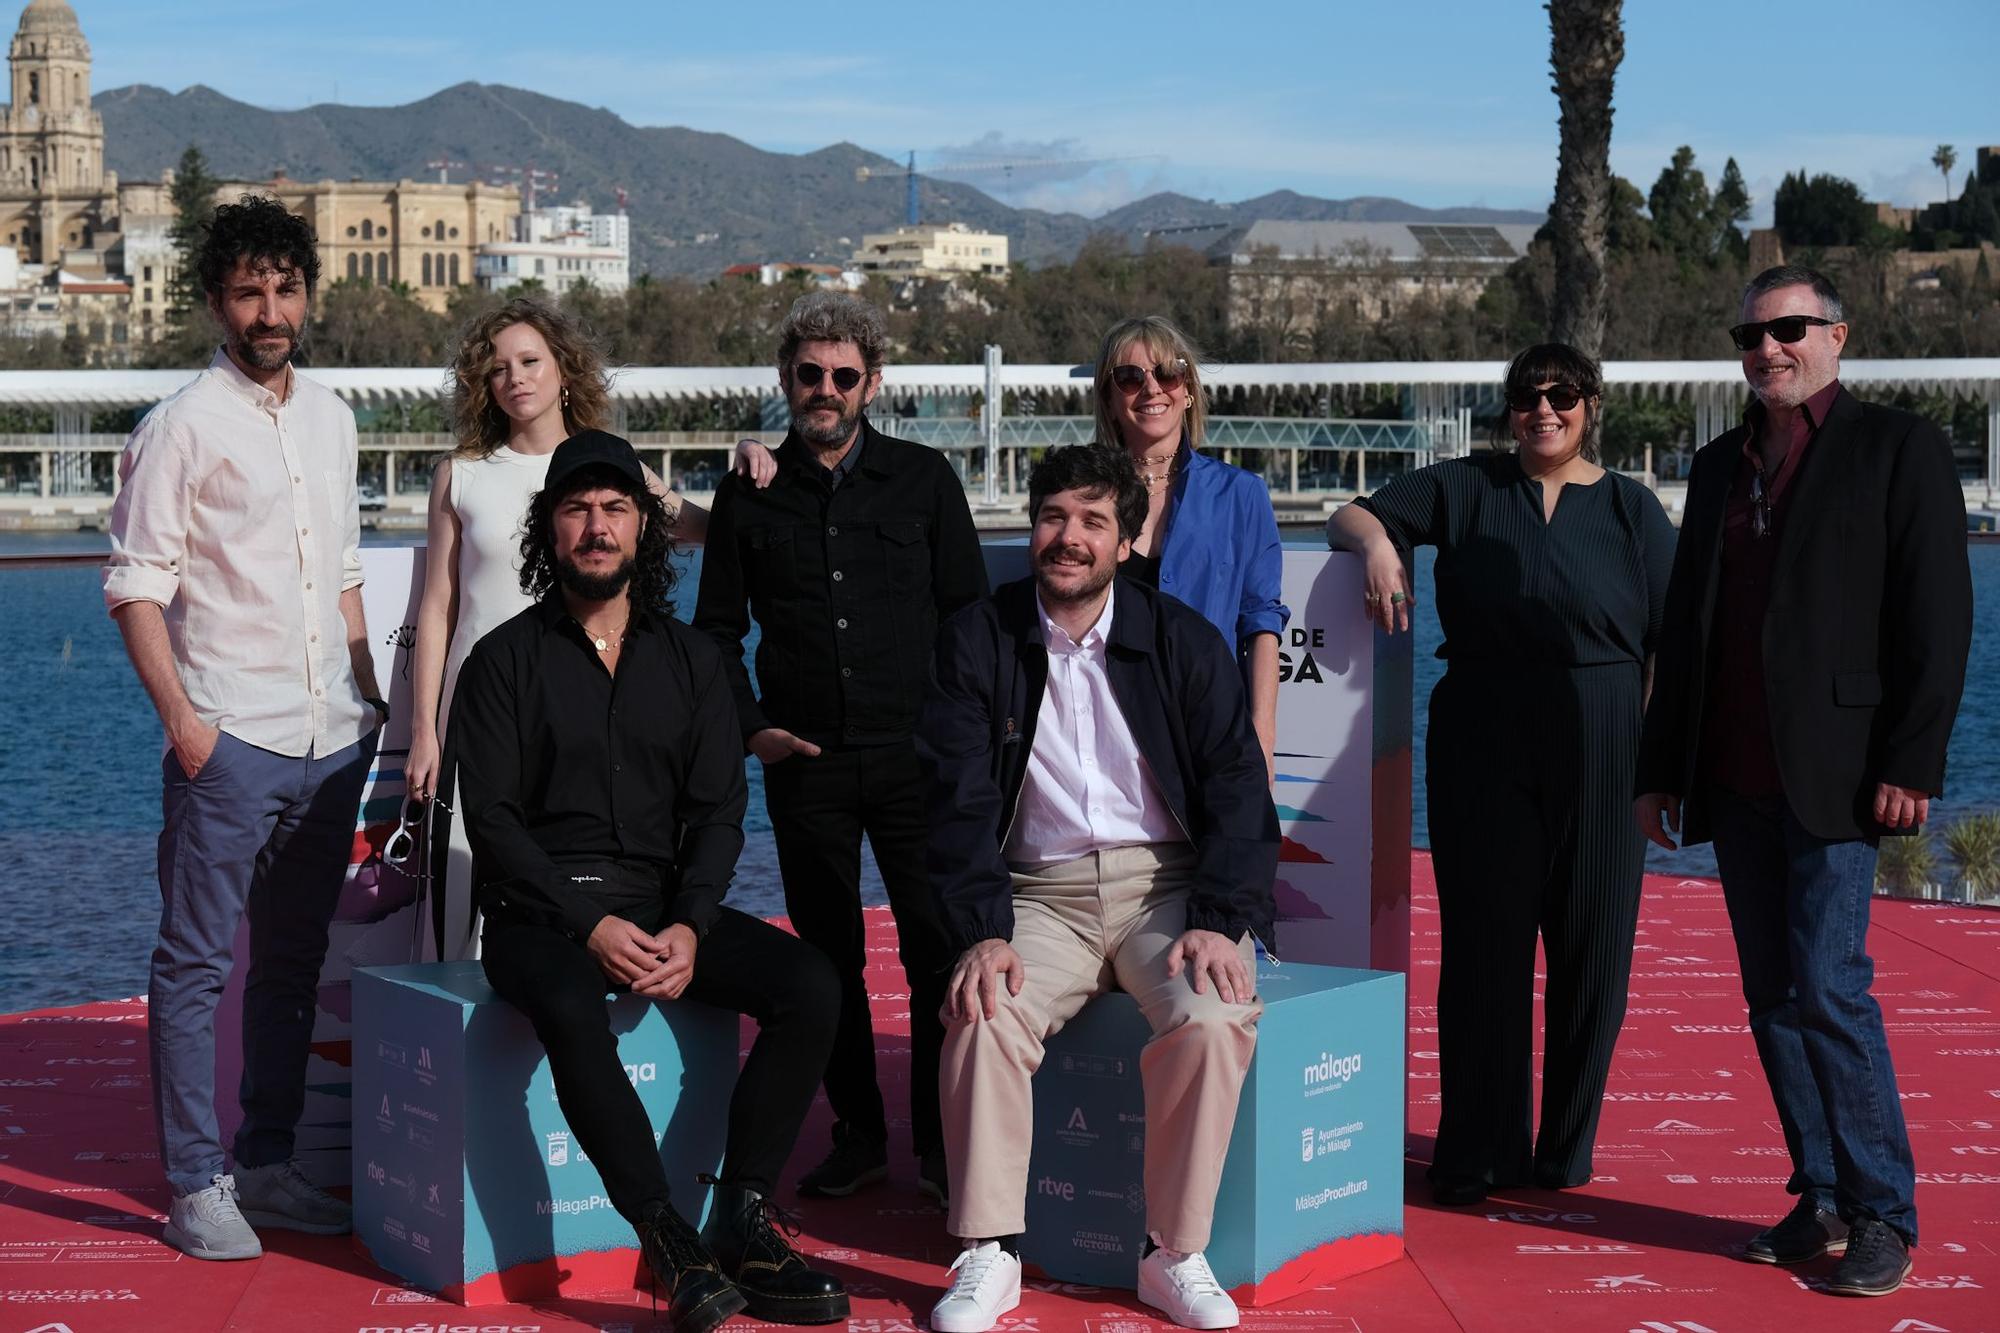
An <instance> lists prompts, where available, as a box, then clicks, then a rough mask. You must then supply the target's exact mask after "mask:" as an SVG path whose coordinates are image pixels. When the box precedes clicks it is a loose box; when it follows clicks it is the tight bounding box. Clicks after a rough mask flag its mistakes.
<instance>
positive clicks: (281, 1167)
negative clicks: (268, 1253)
mask: <svg viewBox="0 0 2000 1333" xmlns="http://www.w3.org/2000/svg"><path fill="white" fill-rule="evenodd" d="M236 1197H237V1199H238V1200H239V1201H240V1203H241V1205H242V1208H243V1216H244V1217H245V1218H247V1219H248V1220H249V1221H251V1222H253V1223H255V1224H256V1225H257V1226H260V1227H277V1228H279V1229H281V1230H284V1231H304V1232H307V1233H309V1234H311V1235H314V1236H345V1235H346V1234H347V1233H348V1232H350V1231H352V1230H354V1210H353V1209H352V1208H350V1207H348V1206H347V1205H346V1204H345V1203H343V1202H341V1201H340V1200H339V1199H336V1198H334V1197H333V1196H332V1195H331V1194H328V1193H327V1192H326V1191H325V1190H323V1189H321V1188H320V1187H319V1186H317V1185H315V1184H313V1183H312V1182H311V1181H310V1180H307V1179H306V1173H305V1172H304V1171H301V1170H300V1169H299V1164H298V1161H297V1160H296V1159H294V1160H292V1161H289V1162H279V1163H278V1164H277V1165H275V1166H238V1167H237V1168H236Z"/></svg>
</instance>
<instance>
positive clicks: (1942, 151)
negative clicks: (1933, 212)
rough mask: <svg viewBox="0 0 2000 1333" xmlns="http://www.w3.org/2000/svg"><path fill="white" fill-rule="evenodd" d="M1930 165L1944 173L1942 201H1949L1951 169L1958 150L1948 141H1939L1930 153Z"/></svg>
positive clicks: (1955, 161) (1955, 163)
mask: <svg viewBox="0 0 2000 1333" xmlns="http://www.w3.org/2000/svg"><path fill="white" fill-rule="evenodd" d="M1931 165H1932V166H1934V167H1936V168H1937V169H1938V170H1939V171H1940V172H1942V173H1943V174H1944V201H1945V203H1946V204H1949V203H1951V169H1952V168H1953V167H1955V166H1957V165H1958V150H1957V149H1955V148H1953V147H1952V146H1951V145H1950V144H1948V143H1941V144H1939V145H1938V146H1937V151H1936V152H1935V153H1932V154H1931Z"/></svg>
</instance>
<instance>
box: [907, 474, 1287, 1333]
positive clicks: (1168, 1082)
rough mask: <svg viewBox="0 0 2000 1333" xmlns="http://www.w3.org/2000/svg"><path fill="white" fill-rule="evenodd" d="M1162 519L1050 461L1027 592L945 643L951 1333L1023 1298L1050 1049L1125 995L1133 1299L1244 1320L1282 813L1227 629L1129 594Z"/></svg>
mask: <svg viewBox="0 0 2000 1333" xmlns="http://www.w3.org/2000/svg"><path fill="white" fill-rule="evenodd" d="M1145 514H1146V493H1145V489H1144V488H1143V486H1142V485H1141V484H1140V482H1139V479H1138V475H1137V473H1136V472H1135V471H1134V470H1133V467H1132V463H1131V460H1130V459H1129V458H1127V457H1126V456H1125V455H1124V454H1123V453H1121V452H1118V451H1115V450H1106V449H1096V448H1089V447H1081V446H1079V447H1075V448H1068V449H1059V450H1056V451H1054V452H1053V453H1051V454H1050V455H1049V456H1048V457H1047V458H1046V459H1044V460H1043V461H1042V462H1041V463H1040V464H1038V465H1037V466H1036V468H1035V470H1034V473H1033V475H1032V476H1031V477H1030V479H1029V501H1028V515H1029V522H1030V524H1031V533H1032V535H1031V537H1030V541H1029V559H1030V563H1031V565H1032V567H1033V570H1034V574H1033V577H1032V578H1030V579H1023V580H1021V581H1019V582H1017V583H1012V584H1009V585H1007V586H1005V587H1002V588H1001V589H999V590H998V592H997V593H995V595H994V596H993V597H991V598H989V599H987V600H985V601H982V602H978V603H975V604H974V605H972V606H970V607H967V608H966V609H965V610H963V611H961V612H960V613H958V614H957V615H956V616H954V617H953V618H952V619H951V620H950V621H948V622H947V623H946V624H945V626H944V627H943V629H942V631H941V632H940V635H939V640H938V649H937V657H936V660H935V664H934V667H933V677H932V682H931V689H930V692H929V695H928V697H927V699H926V701H925V705H924V713H923V717H922V719H921V722H920V724H919V728H918V736H917V746H918V753H919V756H920V758H921V759H922V760H923V762H924V765H925V767H926V770H927V775H928V777H929V778H930V784H929V785H930V793H931V795H930V799H931V825H932V827H931V843H930V857H929V860H930V869H931V879H932V882H933V884H934V885H935V886H936V889H937V892H938V896H939V900H940V902H941V904H942V905H943V909H944V913H945V918H946V923H947V929H948V930H949V931H950V933H951V935H952V937H953V940H954V943H955V944H956V945H957V947H958V948H959V949H960V950H961V953H960V955H959V959H958V963H957V966H956V968H955V969H954V971H953V973H952V977H951V982H950V986H949V989H948V991H947V995H946V1001H945V1008H944V1020H945V1025H946V1026H945V1039H944V1055H943V1066H942V1070H941V1074H940V1079H939V1094H940V1101H941V1103H942V1110H943V1116H944V1134H945V1146H946V1158H947V1160H948V1161H949V1163H950V1170H951V1193H950V1198H951V1206H950V1220H949V1225H950V1229H951V1231H952V1233H953V1234H954V1235H957V1236H959V1237H962V1238H963V1239H964V1241H965V1248H964V1250H963V1252H962V1253H961V1254H960V1255H959V1257H958V1259H957V1261H956V1262H955V1263H953V1265H952V1269H951V1285H950V1287H949V1288H948V1289H947V1290H946V1291H945V1293H944V1295H943V1296H942V1297H941V1298H940V1299H939V1300H938V1303H937V1305H936V1307H935V1308H934V1309H933V1310H932V1312H931V1321H930V1326H931V1328H932V1329H934V1330H937V1333H982V1330H985V1329H989V1328H992V1327H993V1326H994V1324H995V1323H996V1322H997V1321H998V1319H999V1317H1000V1316H1001V1315H1002V1314H1004V1313H1006V1312H1007V1311H1008V1310H1011V1309H1013V1308H1014V1307H1015V1306H1016V1305H1017V1304H1018V1303H1019V1301H1020V1282H1021V1261H1020V1251H1019V1241H1020V1234H1021V1232H1022V1231H1023V1229H1024V1228H1025V1225H1026V1222H1025V1214H1026V1202H1027V1185H1028V1156H1029V1148H1030V1138H1031V1131H1032V1123H1033V1105H1034V1099H1033V1091H1032V1086H1031V1085H1032V1079H1033V1077H1034V1073H1035V1070H1036V1068H1037V1067H1039V1065H1040V1064H1041V1060H1042V1051H1043V1042H1044V1041H1045V1040H1046V1039H1047V1037H1048V1036H1049V1035H1050V1034H1051V1033H1053V1032H1055V1031H1057V1030H1058V1029H1060V1028H1061V1027H1062V1026H1063V1024H1064V1023H1066V1022H1068V1021H1069V1020H1070V1019H1071V1018H1072V1017H1074V1016H1075V1015H1076V1013H1077V1011H1078V1010H1080V1009H1082V1007H1083V1006H1084V1004H1085V1003H1086V1002H1087V1001H1089V1000H1090V999H1091V998H1092V997H1093V996H1095V995H1098V994H1100V993H1102V992H1104V991H1106V990H1109V989H1111V988H1112V987H1114V986H1115V987H1117V988H1119V989H1121V990H1125V991H1128V992H1130V993H1131V994H1132V996H1133V997H1134V998H1135V999H1137V1000H1138V1002H1139V1005H1140V1008H1141V1009H1142V1010H1143V1012H1144V1013H1145V1015H1146V1019H1147V1022H1148V1023H1149V1024H1150V1025H1151V1026H1152V1029H1153V1038H1152V1040H1151V1041H1150V1042H1148V1043H1147V1045H1146V1048H1145V1051H1144V1053H1143V1054H1142V1055H1141V1056H1140V1061H1139V1069H1140V1077H1141V1079H1142V1081H1143V1083H1144V1086H1145V1093H1146V1128H1147V1134H1146V1158H1145V1185H1146V1199H1147V1216H1146V1225H1147V1230H1148V1232H1149V1243H1148V1245H1147V1249H1146V1254H1145V1256H1144V1257H1143V1258H1142V1259H1141V1260H1140V1264H1139V1274H1138V1289H1139V1298H1140V1299H1141V1300H1142V1301H1144V1302H1145V1303H1146V1304H1148V1305H1151V1306H1153V1307H1154V1308H1156V1309H1158V1310H1160V1311H1161V1312H1162V1313H1164V1314H1165V1315H1167V1316H1168V1317H1169V1318H1171V1319H1172V1320H1174V1322H1175V1323H1178V1324H1181V1325H1183V1326H1185V1327H1189V1328H1230V1327H1233V1326H1234V1325H1235V1324H1236V1322H1237V1311H1236V1307H1235V1305H1234V1303H1233V1302H1231V1301H1230V1299H1229V1296H1228V1294H1227V1293H1225V1292H1224V1291H1223V1290H1222V1288H1221V1287H1220V1286H1219V1285H1218V1284H1217V1282H1216V1280H1215V1276H1214V1274H1213V1273H1212V1272H1211V1271H1210V1270H1209V1267H1208V1263H1207V1261H1206V1260H1205V1259H1204V1258H1203V1257H1202V1251H1203V1250H1204V1249H1205V1248H1206V1247H1207V1244H1208V1238H1209V1227H1210V1222H1211V1218H1212V1216H1213V1213H1214V1208H1215V1193H1216V1187H1217V1186H1218V1184H1219V1183H1220V1180H1221V1175H1222V1162H1223V1158H1224V1157H1225V1156H1226V1155H1227V1153H1228V1150H1229V1134H1230V1129H1231V1127H1232V1125H1233V1124H1234V1122H1235V1119H1236V1104H1237V1098H1238V1095H1239V1093H1240V1092H1241V1089H1242V1085H1243V1077H1244V1074H1245V1073H1246V1072H1247V1071H1248V1069H1249V1066H1250V1056H1251V1053H1252V1051H1253V1050H1254V1049H1255V1047H1256V1041H1257V1037H1256V1024H1257V1019H1258V1017H1259V1015H1260V1014H1261V1013H1262V1006H1261V1005H1260V1004H1259V1003H1258V1001H1257V998H1256V969H1255V951H1254V946H1253V937H1257V938H1262V939H1263V940H1264V941H1266V942H1267V943H1268V942H1269V941H1270V939H1271V922H1272V917H1273V906H1272V883H1273V879H1274V877H1275V874H1276V871H1277V857H1278V824H1277V813H1276V810H1275V808H1274V807H1273V806H1272V804H1271V796H1270V789H1269V786H1268V783H1267V775H1266V770H1265V766H1264V757H1263V750H1262V748H1261V747H1260V745H1259V743H1258V740H1257V735H1256V732H1255V730H1254V729H1253V728H1252V726H1251V722H1250V715H1249V711H1248V709H1247V708H1246V706H1245V702H1244V691H1243V685H1242V676H1241V673H1240V670H1239V667H1238V664H1237V663H1236V662H1235V661H1234V660H1233V659H1232V657H1231V655H1230V652H1229V649H1228V647H1227V646H1226V644H1225V643H1224V641H1223V638H1222V636H1221V634H1220V633H1219V632H1218V631H1217V630H1216V629H1215V628H1214V627H1213V626H1212V625H1210V624H1209V623H1208V622H1207V621H1206V620H1204V619H1202V617H1201V616H1200V615H1199V614H1198V613H1197V612H1195V611H1193V610H1191V609H1190V608H1188V607H1186V606H1184V605H1182V604H1181V603H1180V602H1177V601H1175V600H1173V599H1172V598H1170V597H1163V596H1161V595H1159V594H1158V593H1157V592H1155V591H1154V590H1153V589H1151V588H1149V587H1146V586H1144V585H1143V584H1140V583H1138V582H1135V581H1132V580H1129V579H1117V578H1115V577H1114V575H1115V574H1116V573H1117V571H1118V565H1119V562H1120V561H1121V560H1123V559H1124V557H1125V555H1126V554H1127V553H1128V552H1129V551H1130V549H1131V541H1132V538H1133V537H1134V536H1135V535H1136V534H1137V532H1138V530H1139V527H1140V524H1141V523H1142V522H1143V521H1144V519H1145Z"/></svg>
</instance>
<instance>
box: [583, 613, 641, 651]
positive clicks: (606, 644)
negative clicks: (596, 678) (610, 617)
mask: <svg viewBox="0 0 2000 1333" xmlns="http://www.w3.org/2000/svg"><path fill="white" fill-rule="evenodd" d="M631 623H632V617H630V616H627V617H625V619H623V620H621V621H619V622H618V628H617V629H616V630H614V631H613V634H614V635H615V636H616V637H617V639H618V645H619V647H621V648H622V647H624V645H625V627H626V626H627V625H629V624H631ZM584 633H585V634H589V635H590V642H591V644H592V646H594V647H595V648H596V649H597V651H598V652H600V653H608V652H610V651H611V637H612V636H610V635H603V634H591V633H590V631H589V630H584Z"/></svg>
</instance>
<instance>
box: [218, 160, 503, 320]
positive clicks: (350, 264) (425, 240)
mask: <svg viewBox="0 0 2000 1333" xmlns="http://www.w3.org/2000/svg"><path fill="white" fill-rule="evenodd" d="M221 193H222V196H223V197H225V198H235V197H236V196H238V195H241V194H244V193H257V194H266V195H270V196H271V197H273V198H275V199H277V200H278V201H280V202H281V203H283V204H284V205H285V207H286V208H289V209H290V210H291V211H292V212H294V213H297V214H299V215H300V216H301V217H303V218H305V219H306V221H308V222H310V223H311V224H312V228H313V234H314V235H315V236H317V237H318V238H319V259H320V282H321V284H322V285H330V284H332V283H334V282H337V281H340V280H341V279H343V278H357V279H365V280H367V281H369V282H378V283H389V282H401V283H406V284H408V286H409V288H410V290H411V291H412V292H413V293H415V295H416V298H417V300H418V301H420V302H422V303H423V304H424V305H425V306H426V307H427V308H429V309H431V310H435V311H442V310H443V309H444V308H445V302H446V301H447V300H449V299H450V296H451V292H452V289H453V288H455V287H465V286H469V285H471V283H472V280H473V259H474V256H475V255H476V254H477V253H478V251H479V247H480V246H482V245H490V244H497V243H500V242H503V241H510V240H512V239H513V237H514V219H515V218H516V217H517V216H519V214H520V212H521V198H520V195H519V193H518V192H516V191H515V190H513V189H511V188H507V187H503V186H498V185H488V184H486V183H484V182H474V183H472V184H469V185H448V184H438V183H437V182H435V181H410V180H401V181H394V182H389V181H332V180H318V181H294V180H288V179H286V178H285V177H283V176H280V177H279V178H277V179H276V180H269V181H234V182H230V183H229V184H228V185H226V186H224V187H223V190H222V192H221Z"/></svg>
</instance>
